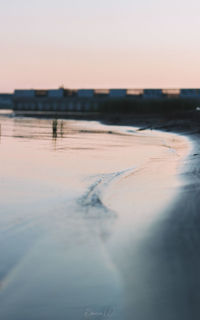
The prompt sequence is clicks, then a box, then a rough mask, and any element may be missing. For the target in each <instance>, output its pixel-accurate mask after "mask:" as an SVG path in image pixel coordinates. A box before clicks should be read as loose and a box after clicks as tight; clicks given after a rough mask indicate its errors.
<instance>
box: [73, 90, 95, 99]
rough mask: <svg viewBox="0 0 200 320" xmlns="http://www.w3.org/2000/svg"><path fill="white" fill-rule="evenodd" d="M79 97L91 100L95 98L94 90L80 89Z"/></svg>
mask: <svg viewBox="0 0 200 320" xmlns="http://www.w3.org/2000/svg"><path fill="white" fill-rule="evenodd" d="M77 96H78V97H79V98H91V97H93V96H94V90H93V89H79V90H78V91H77Z"/></svg>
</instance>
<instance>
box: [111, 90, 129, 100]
mask: <svg viewBox="0 0 200 320" xmlns="http://www.w3.org/2000/svg"><path fill="white" fill-rule="evenodd" d="M109 97H110V98H125V97H126V89H110V93H109Z"/></svg>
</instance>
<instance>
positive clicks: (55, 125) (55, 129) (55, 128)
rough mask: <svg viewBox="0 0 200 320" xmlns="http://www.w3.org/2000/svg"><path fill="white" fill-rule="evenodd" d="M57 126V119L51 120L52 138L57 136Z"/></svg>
mask: <svg viewBox="0 0 200 320" xmlns="http://www.w3.org/2000/svg"><path fill="white" fill-rule="evenodd" d="M57 127H58V121H57V119H54V120H53V122H52V132H53V138H57Z"/></svg>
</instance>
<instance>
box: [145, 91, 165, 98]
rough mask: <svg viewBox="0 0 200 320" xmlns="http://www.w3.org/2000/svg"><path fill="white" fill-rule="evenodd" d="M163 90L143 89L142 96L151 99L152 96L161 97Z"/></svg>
mask: <svg viewBox="0 0 200 320" xmlns="http://www.w3.org/2000/svg"><path fill="white" fill-rule="evenodd" d="M162 97H163V91H162V89H144V91H143V98H148V99H153V98H155V99H156V98H162Z"/></svg>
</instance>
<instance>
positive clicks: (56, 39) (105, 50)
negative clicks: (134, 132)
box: [0, 0, 200, 92]
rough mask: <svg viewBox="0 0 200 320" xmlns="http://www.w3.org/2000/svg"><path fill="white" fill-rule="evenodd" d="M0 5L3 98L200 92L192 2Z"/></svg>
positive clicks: (199, 46) (199, 24) (199, 48)
mask: <svg viewBox="0 0 200 320" xmlns="http://www.w3.org/2000/svg"><path fill="white" fill-rule="evenodd" d="M0 6H1V10H0V21H1V26H2V27H1V29H0V43H1V44H0V74H1V77H0V92H6V91H7V92H8V91H13V90H14V89H15V88H57V87H59V86H60V85H64V86H65V87H70V88H89V87H91V88H93V87H95V88H114V87H116V88H118V87H125V88H144V87H166V88H169V87H170V88H179V87H200V72H199V70H200V59H199V56H200V42H199V36H200V19H199V14H198V13H199V9H200V2H198V1H197V0H191V1H190V3H188V1H186V0H182V1H180V0H174V1H172V0H169V1H168V2H167V3H160V2H159V1H158V0H151V1H150V0H149V1H148V0H141V1H140V2H139V3H133V1H131V0H124V1H122V0H118V1H117V0H116V1H113V0H107V1H105V0H102V1H101V3H98V4H97V3H96V2H94V1H92V0H85V1H81V0H75V1H74V2H73V3H70V2H68V1H64V0H57V1H53V0H51V1H47V0H40V1H39V0H35V1H31V0H30V1H29V2H27V1H25V0H13V1H12V3H11V2H8V3H6V2H5V3H4V4H1V5H0Z"/></svg>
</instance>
